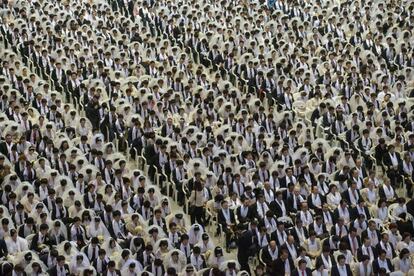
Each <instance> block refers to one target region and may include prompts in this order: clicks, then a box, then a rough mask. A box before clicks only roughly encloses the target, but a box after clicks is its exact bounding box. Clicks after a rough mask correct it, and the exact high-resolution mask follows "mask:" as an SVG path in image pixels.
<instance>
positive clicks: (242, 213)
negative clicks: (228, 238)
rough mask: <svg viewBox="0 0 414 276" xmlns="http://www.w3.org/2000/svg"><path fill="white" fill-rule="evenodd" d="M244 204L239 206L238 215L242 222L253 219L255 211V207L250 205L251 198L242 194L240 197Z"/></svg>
mask: <svg viewBox="0 0 414 276" xmlns="http://www.w3.org/2000/svg"><path fill="white" fill-rule="evenodd" d="M240 200H241V202H242V205H240V206H239V207H237V209H236V216H237V219H238V221H239V222H240V223H246V222H248V221H250V220H252V219H253V217H254V212H253V209H252V208H251V207H250V206H249V204H250V200H249V199H248V198H246V196H244V195H242V196H241V197H240Z"/></svg>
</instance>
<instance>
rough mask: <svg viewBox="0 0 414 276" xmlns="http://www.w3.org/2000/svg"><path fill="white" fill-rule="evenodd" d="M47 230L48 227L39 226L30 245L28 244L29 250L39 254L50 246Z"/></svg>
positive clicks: (44, 225)
mask: <svg viewBox="0 0 414 276" xmlns="http://www.w3.org/2000/svg"><path fill="white" fill-rule="evenodd" d="M48 230H49V226H48V225H47V224H41V225H40V230H39V233H37V234H35V235H34V237H33V239H32V243H31V244H30V250H35V251H36V252H40V251H42V249H43V248H44V247H45V246H46V247H47V246H51V241H50V238H49V233H48Z"/></svg>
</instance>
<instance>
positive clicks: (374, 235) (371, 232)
mask: <svg viewBox="0 0 414 276" xmlns="http://www.w3.org/2000/svg"><path fill="white" fill-rule="evenodd" d="M366 238H369V239H371V244H373V245H374V246H375V245H376V244H378V242H379V241H380V239H381V232H380V231H379V230H378V229H377V224H376V223H375V221H372V220H371V221H369V222H368V228H367V229H365V230H364V231H362V233H361V239H362V240H363V241H364V240H365V239H366Z"/></svg>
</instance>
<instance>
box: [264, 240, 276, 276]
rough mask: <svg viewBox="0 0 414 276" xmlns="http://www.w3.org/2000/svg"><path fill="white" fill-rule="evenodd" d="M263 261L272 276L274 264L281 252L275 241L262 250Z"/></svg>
mask: <svg viewBox="0 0 414 276" xmlns="http://www.w3.org/2000/svg"><path fill="white" fill-rule="evenodd" d="M260 254H261V256H262V258H261V261H262V263H263V265H265V266H266V271H267V273H269V274H272V272H273V270H272V263H273V262H274V261H276V259H277V258H278V256H279V250H278V247H277V244H276V241H275V240H271V241H270V242H269V244H268V245H267V246H266V247H263V248H262V249H261V253H260Z"/></svg>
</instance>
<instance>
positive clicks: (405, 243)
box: [397, 233, 414, 254]
mask: <svg viewBox="0 0 414 276" xmlns="http://www.w3.org/2000/svg"><path fill="white" fill-rule="evenodd" d="M404 248H406V249H408V251H409V252H410V254H413V253H414V242H413V241H412V240H411V234H410V233H404V234H403V239H402V241H400V242H398V243H397V251H400V252H402V250H403V249H404Z"/></svg>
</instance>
